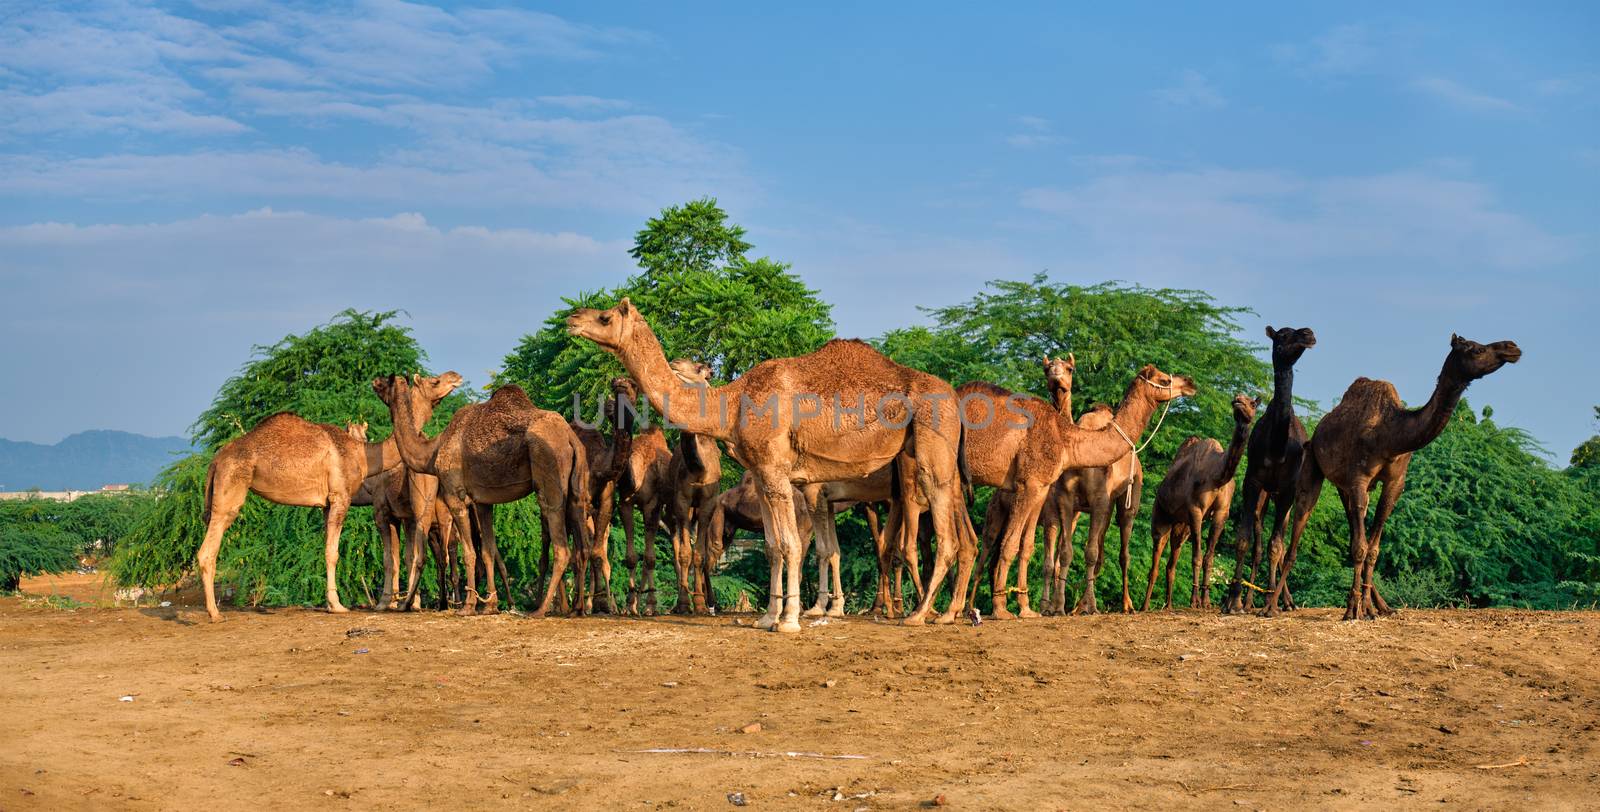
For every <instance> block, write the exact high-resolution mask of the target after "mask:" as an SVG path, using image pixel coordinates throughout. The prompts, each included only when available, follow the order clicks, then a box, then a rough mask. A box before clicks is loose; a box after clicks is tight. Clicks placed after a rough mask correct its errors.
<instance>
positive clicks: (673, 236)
mask: <svg viewBox="0 0 1600 812" xmlns="http://www.w3.org/2000/svg"><path fill="white" fill-rule="evenodd" d="M724 217H725V215H724V214H723V213H722V211H721V209H718V208H716V206H715V202H714V201H697V202H695V203H690V204H687V205H685V206H684V207H681V208H680V207H674V208H669V209H667V210H665V211H663V212H662V215H661V217H658V218H655V219H652V220H651V221H650V226H649V227H647V228H646V229H645V230H644V231H641V232H639V237H638V239H637V240H636V241H635V245H634V249H633V252H632V253H633V255H634V256H635V257H636V258H638V259H639V261H640V265H641V267H642V268H643V269H644V270H643V272H642V273H640V274H639V275H637V276H634V277H632V278H630V279H628V281H627V282H625V283H624V284H622V285H621V286H620V287H617V288H615V289H611V290H600V291H593V292H587V293H581V294H579V295H578V296H577V297H575V298H571V299H563V300H562V301H563V302H564V306H563V307H562V308H560V309H558V310H557V311H556V312H555V313H554V314H552V315H551V316H550V317H549V318H548V319H546V320H545V322H544V326H543V327H542V328H541V329H540V330H539V332H537V333H534V334H532V335H528V336H524V337H523V339H522V341H521V342H520V343H519V344H518V345H517V347H516V349H514V350H512V352H511V353H510V354H509V355H507V356H506V358H505V361H504V368H503V369H502V370H501V372H500V373H499V374H498V375H496V376H495V381H494V383H495V385H496V386H501V385H505V384H509V383H514V384H518V385H520V386H521V387H522V388H523V389H525V390H527V392H528V396H529V397H531V398H532V399H533V402H534V403H535V404H537V405H539V406H540V407H542V408H545V409H550V410H552V411H557V412H560V413H562V414H566V415H568V416H570V415H571V414H572V398H573V395H574V394H577V395H579V396H580V397H581V398H582V400H583V403H584V404H585V411H586V413H592V412H593V410H594V408H595V404H596V402H597V401H598V399H599V398H600V397H603V396H604V394H605V393H606V392H608V391H609V382H610V380H611V379H612V378H613V377H615V376H617V375H622V374H625V372H624V370H623V368H622V365H621V364H620V363H619V362H618V361H617V360H616V359H615V358H613V357H612V356H611V355H610V354H609V353H607V352H606V351H604V350H602V349H600V348H599V347H597V346H596V345H595V344H594V343H593V342H589V341H582V340H578V339H574V338H573V337H571V336H569V335H568V334H567V326H566V320H567V316H569V315H571V313H572V312H573V311H574V310H576V309H578V308H585V307H590V308H606V307H611V306H613V305H615V304H616V303H617V302H618V301H620V300H621V299H622V298H623V297H625V296H626V297H629V298H630V300H631V301H632V302H633V304H634V306H635V307H637V308H638V310H639V312H640V313H641V314H642V315H643V316H644V317H645V320H646V321H648V322H649V324H650V328H651V329H652V330H653V331H654V332H655V334H656V337H657V338H659V339H661V346H662V349H663V350H665V352H666V355H667V357H668V358H680V357H688V358H693V359H695V360H699V361H704V362H705V363H707V364H710V365H711V368H712V379H713V381H714V382H716V383H725V382H727V381H728V380H729V379H731V378H733V377H735V376H737V375H738V374H740V373H742V372H744V371H745V370H747V369H749V368H750V367H752V366H754V365H755V364H757V363H759V362H761V361H764V360H766V359H768V358H782V357H785V356H792V355H803V354H805V353H808V352H811V351H812V350H815V349H816V348H818V347H820V346H822V344H824V343H825V342H827V340H828V339H830V338H832V337H833V320H832V318H831V317H830V316H829V312H830V309H831V308H830V307H829V306H828V305H827V304H825V303H823V302H822V301H821V300H820V299H818V298H817V293H816V291H814V290H811V289H810V288H807V287H806V286H805V284H804V283H803V282H801V281H800V279H799V277H797V276H795V275H794V274H792V273H790V272H789V266H788V265H785V264H783V263H780V262H774V261H773V260H770V259H766V258H762V259H754V260H752V259H746V258H745V257H744V252H745V251H746V250H748V249H749V248H750V246H749V244H747V243H745V242H743V241H742V239H740V235H742V234H743V233H744V231H743V229H740V228H739V227H737V226H730V225H727V224H726V223H724V222H723V218H724ZM719 262H722V263H725V264H717V263H719Z"/></svg>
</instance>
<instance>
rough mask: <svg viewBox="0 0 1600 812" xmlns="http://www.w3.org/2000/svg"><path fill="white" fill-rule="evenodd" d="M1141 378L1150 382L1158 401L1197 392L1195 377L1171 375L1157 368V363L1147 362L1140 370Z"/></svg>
mask: <svg viewBox="0 0 1600 812" xmlns="http://www.w3.org/2000/svg"><path fill="white" fill-rule="evenodd" d="M1139 380H1141V381H1144V382H1145V383H1147V384H1150V386H1151V388H1152V389H1154V390H1155V397H1156V402H1157V403H1165V402H1166V401H1169V400H1177V399H1178V398H1182V397H1190V396H1193V395H1194V393H1195V388H1194V380H1193V379H1190V378H1187V377H1184V376H1182V375H1169V374H1167V373H1165V372H1162V371H1161V370H1159V369H1156V365H1155V364H1145V366H1144V369H1141V370H1139Z"/></svg>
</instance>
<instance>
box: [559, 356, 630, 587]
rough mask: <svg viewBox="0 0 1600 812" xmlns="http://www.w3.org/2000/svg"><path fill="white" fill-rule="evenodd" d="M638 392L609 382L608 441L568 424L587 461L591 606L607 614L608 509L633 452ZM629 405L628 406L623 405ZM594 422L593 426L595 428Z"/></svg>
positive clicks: (625, 381) (625, 383)
mask: <svg viewBox="0 0 1600 812" xmlns="http://www.w3.org/2000/svg"><path fill="white" fill-rule="evenodd" d="M636 398H638V390H637V389H635V388H634V385H633V379H631V378H628V377H627V376H618V377H616V378H613V379H611V397H610V398H609V399H608V400H607V401H606V404H605V406H604V407H603V417H604V418H605V419H607V420H610V421H611V438H610V441H609V442H608V441H607V439H606V435H605V434H604V433H602V432H600V431H599V430H598V429H597V428H590V427H589V426H585V425H582V424H580V423H578V422H577V421H571V422H570V423H569V425H570V426H571V427H572V431H573V432H574V433H575V434H577V435H578V442H580V443H582V444H583V451H584V456H585V457H586V458H587V459H588V461H589V499H590V501H591V504H590V506H589V510H590V515H591V517H592V520H593V524H594V527H593V529H592V531H591V533H590V538H591V540H592V541H591V546H592V548H593V549H591V550H590V551H589V552H588V555H589V574H590V587H589V594H590V596H591V605H592V608H593V610H594V611H595V612H597V613H602V614H609V613H611V612H613V611H615V609H616V607H615V606H614V605H613V603H612V600H611V509H612V505H613V504H614V497H615V496H616V492H617V480H618V479H620V478H621V477H622V475H623V472H624V471H625V470H626V469H627V465H628V458H629V456H630V455H631V454H632V451H633V432H632V430H631V427H632V421H631V420H630V418H629V415H631V414H632V412H631V408H632V404H633V403H634V401H635V399H636ZM623 404H629V405H626V406H625V405H623ZM599 422H600V421H599V420H596V423H595V425H597V426H598V425H599Z"/></svg>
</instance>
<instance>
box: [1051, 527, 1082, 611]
mask: <svg viewBox="0 0 1600 812" xmlns="http://www.w3.org/2000/svg"><path fill="white" fill-rule="evenodd" d="M1062 515H1064V516H1065V517H1066V518H1065V519H1064V520H1063V522H1062V525H1061V541H1060V544H1061V546H1060V547H1057V548H1056V586H1055V605H1054V606H1053V608H1054V610H1055V613H1056V614H1058V615H1064V614H1066V613H1067V576H1068V575H1069V574H1070V573H1071V572H1072V556H1073V552H1074V551H1073V549H1072V548H1073V545H1074V543H1076V541H1077V537H1078V517H1079V516H1081V515H1083V514H1082V513H1080V512H1079V511H1078V509H1077V507H1076V506H1073V507H1072V508H1071V509H1069V510H1067V511H1066V512H1065V513H1063V514H1062ZM1088 552H1089V551H1088V550H1084V554H1085V555H1087V554H1088Z"/></svg>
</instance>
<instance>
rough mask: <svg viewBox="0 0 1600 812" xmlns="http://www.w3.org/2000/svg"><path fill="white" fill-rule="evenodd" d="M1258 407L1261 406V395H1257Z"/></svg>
mask: <svg viewBox="0 0 1600 812" xmlns="http://www.w3.org/2000/svg"><path fill="white" fill-rule="evenodd" d="M1256 408H1257V409H1259V408H1261V396H1260V395H1256Z"/></svg>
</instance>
